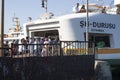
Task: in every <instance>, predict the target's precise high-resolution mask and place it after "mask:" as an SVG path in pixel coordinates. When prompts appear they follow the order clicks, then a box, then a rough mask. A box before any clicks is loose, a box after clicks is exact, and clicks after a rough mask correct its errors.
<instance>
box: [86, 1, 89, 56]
mask: <svg viewBox="0 0 120 80" xmlns="http://www.w3.org/2000/svg"><path fill="white" fill-rule="evenodd" d="M88 25H89V23H88V0H87V1H86V54H88V40H89V37H88Z"/></svg>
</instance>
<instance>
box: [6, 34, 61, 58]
mask: <svg viewBox="0 0 120 80" xmlns="http://www.w3.org/2000/svg"><path fill="white" fill-rule="evenodd" d="M58 43H59V39H58V37H55V38H51V37H50V36H48V37H37V38H35V37H34V38H29V37H26V38H22V39H21V40H13V41H12V42H8V41H6V42H5V43H4V47H5V48H6V49H4V56H13V55H21V54H26V53H29V54H30V55H35V56H38V55H39V56H47V55H48V49H50V48H51V47H50V45H52V44H58Z"/></svg>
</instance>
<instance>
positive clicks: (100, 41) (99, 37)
mask: <svg viewBox="0 0 120 80" xmlns="http://www.w3.org/2000/svg"><path fill="white" fill-rule="evenodd" d="M89 41H93V42H95V47H98V48H102V47H110V35H106V34H89Z"/></svg>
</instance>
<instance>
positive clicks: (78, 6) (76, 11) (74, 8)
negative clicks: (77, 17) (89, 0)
mask: <svg viewBox="0 0 120 80" xmlns="http://www.w3.org/2000/svg"><path fill="white" fill-rule="evenodd" d="M80 9H81V6H80V4H79V3H77V4H76V5H75V6H74V7H73V13H79V12H80Z"/></svg>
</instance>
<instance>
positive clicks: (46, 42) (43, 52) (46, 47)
mask: <svg viewBox="0 0 120 80" xmlns="http://www.w3.org/2000/svg"><path fill="white" fill-rule="evenodd" d="M44 44H45V45H44V46H43V48H42V52H41V56H43V57H44V56H47V55H48V51H49V48H48V44H49V41H48V38H45V41H44Z"/></svg>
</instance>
